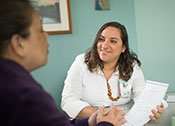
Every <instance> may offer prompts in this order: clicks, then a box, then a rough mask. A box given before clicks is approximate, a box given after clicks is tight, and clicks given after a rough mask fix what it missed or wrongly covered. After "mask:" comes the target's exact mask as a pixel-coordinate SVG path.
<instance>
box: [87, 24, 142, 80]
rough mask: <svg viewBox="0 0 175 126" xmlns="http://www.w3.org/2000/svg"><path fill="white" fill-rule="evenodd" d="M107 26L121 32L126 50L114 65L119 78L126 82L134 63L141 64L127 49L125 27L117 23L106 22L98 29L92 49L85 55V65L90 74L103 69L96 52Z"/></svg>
mask: <svg viewBox="0 0 175 126" xmlns="http://www.w3.org/2000/svg"><path fill="white" fill-rule="evenodd" d="M109 26H111V27H115V28H117V29H120V32H121V39H122V42H123V46H125V48H126V49H125V52H124V53H121V55H120V58H119V60H118V64H116V65H118V69H119V78H120V79H123V80H126V81H127V80H129V79H130V77H131V75H132V73H133V65H134V63H135V62H136V63H138V65H139V66H140V65H141V62H140V61H139V59H138V58H137V55H136V54H135V53H134V52H133V51H132V50H131V49H130V48H129V44H128V34H127V30H126V28H125V26H124V25H122V24H120V23H118V22H108V23H106V24H104V25H103V26H102V27H101V28H100V29H99V31H98V33H97V35H96V38H95V41H94V43H93V46H92V48H91V49H90V50H89V51H87V53H86V54H85V63H86V64H87V66H88V69H89V70H90V71H91V72H94V71H95V70H97V68H98V67H100V68H101V69H103V68H104V65H103V61H102V60H101V59H100V57H99V55H98V52H97V43H98V40H99V37H100V35H101V33H102V31H103V30H104V29H105V28H107V27H109ZM116 67H117V66H116Z"/></svg>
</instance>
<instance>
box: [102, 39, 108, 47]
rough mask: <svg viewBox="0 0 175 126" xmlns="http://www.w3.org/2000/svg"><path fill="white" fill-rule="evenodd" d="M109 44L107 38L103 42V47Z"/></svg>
mask: <svg viewBox="0 0 175 126" xmlns="http://www.w3.org/2000/svg"><path fill="white" fill-rule="evenodd" d="M108 46H109V41H108V40H105V41H104V42H103V44H102V47H103V48H107V47H108Z"/></svg>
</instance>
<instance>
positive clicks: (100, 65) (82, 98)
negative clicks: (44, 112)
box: [61, 22, 164, 120]
mask: <svg viewBox="0 0 175 126" xmlns="http://www.w3.org/2000/svg"><path fill="white" fill-rule="evenodd" d="M140 65H141V62H140V61H139V59H138V58H137V55H136V54H135V53H134V52H133V51H131V50H130V48H129V43H128V35H127V30H126V28H125V27H124V26H123V25H122V24H120V23H118V22H108V23H106V24H104V25H103V26H102V27H101V28H100V29H99V31H98V33H97V35H96V38H95V41H94V43H93V45H92V48H91V49H90V50H88V51H87V52H86V54H81V55H79V56H77V57H76V59H75V61H74V62H73V64H72V66H71V68H70V69H69V71H68V75H67V78H66V80H65V85H64V89H63V92H62V103H61V106H62V109H63V110H64V111H65V112H67V113H68V115H69V116H71V117H76V116H78V117H89V116H90V115H91V114H92V113H93V112H94V111H96V106H99V105H104V106H110V105H111V104H114V105H124V104H126V103H128V102H129V101H130V100H131V99H133V100H134V102H135V101H137V99H138V97H139V95H140V94H141V92H142V91H143V89H144V87H145V79H144V75H143V72H142V70H141V68H140ZM158 110H159V111H161V112H162V111H163V110H164V106H163V104H161V105H159V106H158ZM159 116H160V114H159V113H158V111H156V110H154V112H153V115H152V116H150V118H151V119H152V120H155V119H157V118H158V117H159Z"/></svg>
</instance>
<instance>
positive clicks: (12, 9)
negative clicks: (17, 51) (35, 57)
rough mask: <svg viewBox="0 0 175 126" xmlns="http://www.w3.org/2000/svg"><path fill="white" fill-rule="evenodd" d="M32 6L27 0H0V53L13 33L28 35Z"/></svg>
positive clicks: (22, 35)
mask: <svg viewBox="0 0 175 126" xmlns="http://www.w3.org/2000/svg"><path fill="white" fill-rule="evenodd" d="M33 11H34V9H33V7H32V5H31V3H30V1H29V0H2V1H1V3H0V15H1V16H0V28H1V30H0V54H1V53H2V52H3V50H4V49H5V48H6V47H7V45H8V43H9V41H10V39H11V37H12V36H13V35H15V34H18V35H20V36H21V37H23V38H26V37H28V35H29V34H30V33H29V26H30V25H31V23H32V14H33Z"/></svg>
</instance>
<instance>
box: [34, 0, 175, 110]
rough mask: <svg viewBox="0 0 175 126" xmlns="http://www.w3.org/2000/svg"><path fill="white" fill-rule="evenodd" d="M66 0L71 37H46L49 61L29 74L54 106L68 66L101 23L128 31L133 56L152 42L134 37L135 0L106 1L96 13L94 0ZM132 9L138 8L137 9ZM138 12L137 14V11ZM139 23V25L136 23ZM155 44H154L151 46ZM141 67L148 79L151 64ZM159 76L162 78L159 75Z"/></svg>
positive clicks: (158, 73)
mask: <svg viewBox="0 0 175 126" xmlns="http://www.w3.org/2000/svg"><path fill="white" fill-rule="evenodd" d="M70 1H71V17H72V29H73V32H72V34H65V35H63V34H62V35H49V44H50V47H49V62H48V64H47V65H46V66H45V67H43V68H41V69H39V70H36V71H34V72H33V73H32V75H33V76H34V77H35V78H36V79H37V80H38V81H39V82H40V83H41V84H42V85H43V87H44V88H45V90H47V91H48V92H49V93H50V94H51V95H52V96H53V97H54V99H55V101H56V103H57V105H58V107H59V105H60V99H61V91H62V87H63V83H64V79H65V77H66V74H67V71H68V69H69V67H70V65H71V63H72V62H73V60H74V58H75V56H76V55H78V54H80V53H83V52H85V51H86V50H87V49H88V48H89V47H91V45H92V43H93V40H94V38H95V35H96V32H97V31H98V29H99V27H100V26H101V25H102V24H104V23H106V22H108V21H119V22H121V23H122V24H124V25H125V26H126V28H127V30H128V34H129V41H130V48H131V49H132V50H134V51H135V52H136V53H137V54H138V53H139V52H140V53H141V52H142V48H143V46H144V45H147V41H146V40H149V41H150V40H152V38H149V37H148V38H145V39H146V40H145V41H143V43H141V42H140V39H138V38H137V35H140V34H136V25H137V24H136V23H137V22H138V18H136V16H135V11H136V14H137V15H138V13H137V10H136V9H135V6H136V5H138V4H137V3H138V2H139V0H138V2H137V0H136V1H134V0H109V2H110V10H106V11H96V10H95V9H94V8H95V6H94V3H95V0H70ZM136 7H137V8H138V6H136ZM138 11H140V9H139V10H138ZM150 20H151V19H150ZM139 24H140V25H141V22H139ZM137 26H138V25H137ZM145 27H146V26H145ZM139 32H140V29H139ZM167 32H168V31H167ZM145 34H147V33H145ZM167 34H168V33H167ZM156 37H157V36H156ZM137 39H138V40H139V43H137ZM159 39H160V38H159ZM169 44H170V43H169ZM140 45H143V46H140ZM156 45H157V44H156ZM156 45H155V44H154V46H156ZM137 46H139V47H137ZM163 47H164V46H163ZM163 47H162V48H163ZM168 47H170V46H168ZM139 48H141V49H139ZM165 50H167V48H164V51H165ZM147 52H148V54H149V55H150V53H149V49H145V53H147ZM151 54H152V53H151ZM138 55H139V54H138ZM139 56H140V58H141V60H142V59H143V58H142V57H145V56H144V55H142V53H141V55H139ZM160 56H161V55H160ZM145 60H147V59H143V62H146V61H145ZM147 63H148V64H147ZM171 64H172V63H171ZM144 65H146V67H143V68H144V71H145V72H146V75H147V74H148V73H149V74H150V76H151V74H152V72H153V74H155V73H154V71H151V72H149V71H148V70H150V69H149V67H151V65H152V64H149V61H147V62H146V63H144ZM163 65H167V63H165V62H163ZM171 66H172V65H171ZM171 66H169V67H171ZM151 68H152V67H151ZM163 70H164V69H163ZM160 71H161V69H160ZM159 75H161V73H160V72H157V77H159ZM169 75H170V74H169V73H167V74H166V76H169ZM171 76H173V75H171ZM160 77H162V75H161V76H160ZM174 77H175V76H174ZM151 79H153V78H151ZM167 79H171V78H167ZM171 81H172V80H171ZM174 89H175V88H174Z"/></svg>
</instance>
